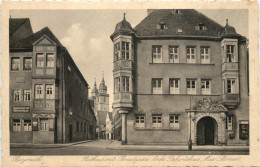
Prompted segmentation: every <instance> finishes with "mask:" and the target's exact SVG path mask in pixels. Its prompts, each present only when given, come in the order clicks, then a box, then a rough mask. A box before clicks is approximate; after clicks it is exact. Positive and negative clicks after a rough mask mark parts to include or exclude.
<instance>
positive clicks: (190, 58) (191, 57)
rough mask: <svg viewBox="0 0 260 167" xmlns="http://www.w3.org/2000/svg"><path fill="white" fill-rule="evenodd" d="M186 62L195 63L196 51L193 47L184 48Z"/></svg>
mask: <svg viewBox="0 0 260 167" xmlns="http://www.w3.org/2000/svg"><path fill="white" fill-rule="evenodd" d="M186 55H187V63H196V53H195V48H194V47H187V48H186Z"/></svg>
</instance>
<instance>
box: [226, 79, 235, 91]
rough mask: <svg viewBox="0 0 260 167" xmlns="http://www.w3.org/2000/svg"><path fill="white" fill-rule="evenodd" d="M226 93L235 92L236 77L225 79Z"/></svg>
mask: <svg viewBox="0 0 260 167" xmlns="http://www.w3.org/2000/svg"><path fill="white" fill-rule="evenodd" d="M227 93H237V82H236V79H227Z"/></svg>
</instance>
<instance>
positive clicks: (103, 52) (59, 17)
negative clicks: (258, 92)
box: [10, 9, 248, 111]
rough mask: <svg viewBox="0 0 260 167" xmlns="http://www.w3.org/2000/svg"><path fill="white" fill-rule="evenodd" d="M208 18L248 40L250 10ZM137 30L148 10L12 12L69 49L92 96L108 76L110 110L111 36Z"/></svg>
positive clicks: (216, 12)
mask: <svg viewBox="0 0 260 167" xmlns="http://www.w3.org/2000/svg"><path fill="white" fill-rule="evenodd" d="M198 11H199V12H201V13H203V14H205V15H206V16H207V17H209V18H211V19H212V20H214V21H216V22H217V23H219V24H220V25H222V26H225V24H226V19H228V20H229V25H231V26H233V27H235V29H236V31H237V33H239V34H241V35H243V36H246V37H248V11H247V10H237V9H232V10H224V9H223V10H214V9H213V10H212V9H211V10H198ZM123 13H126V20H127V21H128V22H129V23H130V24H131V25H132V27H135V26H136V25H137V24H138V23H140V22H141V21H142V20H143V19H144V18H145V17H146V16H147V10H143V9H140V10H129V9H127V10H123V9H122V10H104V9H102V10H96V9H88V10H12V11H10V17H12V18H30V22H31V25H32V29H33V32H37V31H39V30H41V29H42V28H44V27H49V28H50V30H51V31H52V32H53V34H54V35H55V36H56V37H57V38H58V39H59V41H60V42H61V43H62V44H63V45H64V46H65V47H66V48H67V49H68V51H69V52H70V55H71V56H72V58H73V60H74V61H75V63H76V65H77V66H78V68H79V70H80V71H81V73H82V74H83V76H84V77H85V79H86V81H87V82H88V84H89V87H90V91H89V92H90V93H91V90H92V88H93V85H94V81H95V79H96V82H97V86H99V84H100V82H101V79H102V74H103V72H104V78H105V82H106V85H107V88H108V93H109V94H110V99H109V103H110V104H109V105H110V106H109V107H110V111H112V102H113V101H112V100H113V72H112V70H113V43H112V41H111V39H110V35H111V34H112V33H113V32H114V29H115V26H116V24H117V23H118V22H120V21H121V20H122V19H123Z"/></svg>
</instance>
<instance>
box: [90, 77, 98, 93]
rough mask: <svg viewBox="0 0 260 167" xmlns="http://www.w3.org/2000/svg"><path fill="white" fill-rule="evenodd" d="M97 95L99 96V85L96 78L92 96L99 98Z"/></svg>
mask: <svg viewBox="0 0 260 167" xmlns="http://www.w3.org/2000/svg"><path fill="white" fill-rule="evenodd" d="M97 94H98V89H97V83H96V78H95V82H94V88H93V89H92V91H91V95H92V96H97Z"/></svg>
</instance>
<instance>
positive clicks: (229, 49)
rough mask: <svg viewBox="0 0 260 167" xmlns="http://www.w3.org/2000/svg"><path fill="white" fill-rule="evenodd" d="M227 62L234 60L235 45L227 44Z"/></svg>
mask: <svg viewBox="0 0 260 167" xmlns="http://www.w3.org/2000/svg"><path fill="white" fill-rule="evenodd" d="M226 61H227V62H228V63H231V62H235V45H227V59H226Z"/></svg>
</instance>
